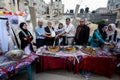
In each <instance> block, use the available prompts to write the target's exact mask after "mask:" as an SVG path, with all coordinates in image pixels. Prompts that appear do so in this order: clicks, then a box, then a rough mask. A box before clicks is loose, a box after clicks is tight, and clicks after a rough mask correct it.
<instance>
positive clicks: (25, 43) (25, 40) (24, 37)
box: [19, 22, 33, 54]
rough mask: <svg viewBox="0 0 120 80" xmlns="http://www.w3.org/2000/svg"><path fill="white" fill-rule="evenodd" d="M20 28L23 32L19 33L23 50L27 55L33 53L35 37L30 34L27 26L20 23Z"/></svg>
mask: <svg viewBox="0 0 120 80" xmlns="http://www.w3.org/2000/svg"><path fill="white" fill-rule="evenodd" d="M20 28H21V31H20V32H19V38H20V41H21V49H22V50H24V51H25V53H27V54H28V53H31V52H33V47H32V44H31V41H32V40H33V36H32V34H31V33H30V31H28V29H27V24H26V23H24V22H22V23H20Z"/></svg>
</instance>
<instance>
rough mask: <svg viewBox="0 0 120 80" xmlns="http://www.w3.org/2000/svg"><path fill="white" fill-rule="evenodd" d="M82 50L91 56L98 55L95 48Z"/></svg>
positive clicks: (83, 48)
mask: <svg viewBox="0 0 120 80" xmlns="http://www.w3.org/2000/svg"><path fill="white" fill-rule="evenodd" d="M81 50H82V52H84V53H87V54H90V55H94V54H96V50H95V49H94V48H92V47H89V46H87V47H82V48H81Z"/></svg>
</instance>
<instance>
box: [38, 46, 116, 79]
mask: <svg viewBox="0 0 120 80" xmlns="http://www.w3.org/2000/svg"><path fill="white" fill-rule="evenodd" d="M42 50H43V51H42ZM42 50H40V51H38V52H37V54H38V55H39V63H38V66H37V73H38V72H41V71H46V70H50V69H67V70H69V71H72V70H73V71H74V73H78V72H79V71H80V70H81V69H84V70H87V71H90V72H94V73H97V74H101V75H104V76H107V77H109V78H111V77H112V74H113V72H114V70H115V68H116V62H115V59H116V58H115V57H113V56H111V55H110V54H109V53H108V52H105V51H103V50H102V49H100V48H96V50H97V52H99V53H98V54H96V55H88V54H85V53H83V52H82V51H81V50H77V51H75V52H73V53H69V54H68V53H66V52H64V51H63V52H62V51H59V52H57V53H53V54H52V55H44V54H45V52H46V53H49V52H48V50H47V49H46V48H42ZM42 53H44V54H42ZM78 60H79V61H78Z"/></svg>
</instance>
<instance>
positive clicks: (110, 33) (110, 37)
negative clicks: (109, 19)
mask: <svg viewBox="0 0 120 80" xmlns="http://www.w3.org/2000/svg"><path fill="white" fill-rule="evenodd" d="M115 29H116V26H115V24H113V23H111V24H109V25H108V29H107V31H106V32H107V39H106V40H107V42H109V43H113V44H114V45H116V43H117V30H115Z"/></svg>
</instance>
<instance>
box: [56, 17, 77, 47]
mask: <svg viewBox="0 0 120 80" xmlns="http://www.w3.org/2000/svg"><path fill="white" fill-rule="evenodd" d="M75 31H76V30H75V27H74V25H73V24H72V23H71V21H70V18H66V26H65V31H63V32H61V33H59V34H58V35H56V38H57V37H59V36H62V35H63V34H66V37H67V43H68V45H72V42H73V39H74V37H75Z"/></svg>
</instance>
